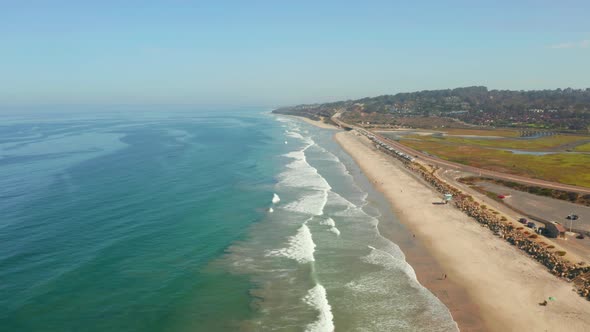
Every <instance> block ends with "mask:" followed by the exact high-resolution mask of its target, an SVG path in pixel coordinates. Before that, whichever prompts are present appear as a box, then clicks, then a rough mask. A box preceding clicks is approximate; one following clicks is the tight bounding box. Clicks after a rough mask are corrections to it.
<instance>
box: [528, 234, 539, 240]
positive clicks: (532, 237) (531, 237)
mask: <svg viewBox="0 0 590 332" xmlns="http://www.w3.org/2000/svg"><path fill="white" fill-rule="evenodd" d="M538 237H539V236H538V235H537V234H532V235H531V236H529V239H536V238H538Z"/></svg>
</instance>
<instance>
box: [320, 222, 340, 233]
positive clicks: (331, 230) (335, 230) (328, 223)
mask: <svg viewBox="0 0 590 332" xmlns="http://www.w3.org/2000/svg"><path fill="white" fill-rule="evenodd" d="M320 225H324V226H330V228H328V230H329V231H330V232H332V233H334V234H336V235H337V236H340V230H339V229H338V228H337V227H336V222H335V221H334V219H332V218H328V219H326V220H322V221H320Z"/></svg>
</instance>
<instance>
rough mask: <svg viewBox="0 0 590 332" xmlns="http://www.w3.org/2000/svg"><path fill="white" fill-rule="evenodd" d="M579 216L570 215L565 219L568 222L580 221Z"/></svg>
mask: <svg viewBox="0 0 590 332" xmlns="http://www.w3.org/2000/svg"><path fill="white" fill-rule="evenodd" d="M578 218H579V217H578V215H577V214H570V215H569V216H567V217H565V219H567V220H578Z"/></svg>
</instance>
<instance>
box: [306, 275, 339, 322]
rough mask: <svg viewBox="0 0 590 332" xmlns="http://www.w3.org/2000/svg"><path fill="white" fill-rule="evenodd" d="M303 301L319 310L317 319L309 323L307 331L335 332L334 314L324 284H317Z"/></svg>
mask: <svg viewBox="0 0 590 332" xmlns="http://www.w3.org/2000/svg"><path fill="white" fill-rule="evenodd" d="M303 301H304V302H305V303H307V304H308V305H310V306H312V307H313V308H314V309H316V310H317V311H318V316H317V320H316V321H315V322H313V323H311V324H309V325H307V327H306V329H305V331H306V332H333V331H334V329H335V326H334V315H333V314H332V307H331V306H330V303H329V302H328V296H327V294H326V289H325V288H324V286H322V285H320V284H317V285H315V287H313V288H312V289H310V290H309V291H308V292H307V295H305V297H304V298H303Z"/></svg>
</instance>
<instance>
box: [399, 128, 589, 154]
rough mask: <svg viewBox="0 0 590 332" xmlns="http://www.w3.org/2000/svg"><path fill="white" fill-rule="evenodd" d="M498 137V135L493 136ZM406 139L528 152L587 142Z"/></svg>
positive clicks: (570, 139)
mask: <svg viewBox="0 0 590 332" xmlns="http://www.w3.org/2000/svg"><path fill="white" fill-rule="evenodd" d="M493 133H495V131H490V132H489V133H488V136H492V134H493ZM495 136H499V135H495ZM407 138H411V139H418V140H421V141H425V142H432V143H437V144H453V145H468V146H479V147H490V148H500V149H517V150H529V151H544V150H551V149H552V148H557V147H560V146H562V145H566V144H572V143H575V142H578V141H583V140H588V139H590V137H588V136H575V135H555V136H547V137H541V138H535V139H517V138H507V137H505V138H498V139H482V138H466V137H449V136H447V137H436V136H420V135H408V136H407Z"/></svg>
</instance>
